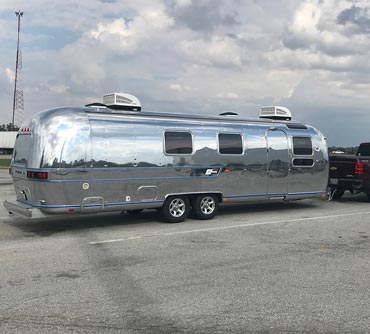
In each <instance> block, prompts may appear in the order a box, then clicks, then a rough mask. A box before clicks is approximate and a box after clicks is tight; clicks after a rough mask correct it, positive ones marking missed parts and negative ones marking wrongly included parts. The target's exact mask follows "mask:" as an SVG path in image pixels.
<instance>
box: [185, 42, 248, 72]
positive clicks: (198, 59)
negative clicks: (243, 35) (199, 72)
mask: <svg viewBox="0 0 370 334" xmlns="http://www.w3.org/2000/svg"><path fill="white" fill-rule="evenodd" d="M180 52H181V53H182V54H183V55H185V56H186V57H187V58H188V59H189V60H190V61H192V62H194V63H197V64H203V65H208V66H236V67H240V66H241V65H242V56H243V50H242V49H241V48H240V47H239V46H238V45H237V44H235V42H234V41H233V40H232V39H231V38H228V37H224V36H223V37H220V36H214V37H213V38H212V39H211V40H210V41H208V40H191V41H188V40H185V41H182V42H181V43H180Z"/></svg>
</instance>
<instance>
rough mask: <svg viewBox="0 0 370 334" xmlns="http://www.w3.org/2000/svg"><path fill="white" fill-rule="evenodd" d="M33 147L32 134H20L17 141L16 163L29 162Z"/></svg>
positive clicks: (15, 148)
mask: <svg viewBox="0 0 370 334" xmlns="http://www.w3.org/2000/svg"><path fill="white" fill-rule="evenodd" d="M30 147H31V135H29V134H27V135H26V134H19V135H17V139H16V141H15V147H14V155H13V156H14V163H18V164H25V165H26V164H27V162H28V157H29V154H30Z"/></svg>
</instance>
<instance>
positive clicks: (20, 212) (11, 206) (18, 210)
mask: <svg viewBox="0 0 370 334" xmlns="http://www.w3.org/2000/svg"><path fill="white" fill-rule="evenodd" d="M3 205H4V207H5V209H6V210H7V211H8V212H9V214H10V215H15V216H20V217H24V218H32V210H33V208H32V207H31V206H28V205H25V204H23V203H19V202H10V201H4V202H3Z"/></svg>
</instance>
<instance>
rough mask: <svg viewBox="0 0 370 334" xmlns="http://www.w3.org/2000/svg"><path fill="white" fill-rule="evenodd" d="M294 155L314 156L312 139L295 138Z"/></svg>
mask: <svg viewBox="0 0 370 334" xmlns="http://www.w3.org/2000/svg"><path fill="white" fill-rule="evenodd" d="M293 153H294V155H312V140H311V137H293Z"/></svg>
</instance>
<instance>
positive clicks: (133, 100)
mask: <svg viewBox="0 0 370 334" xmlns="http://www.w3.org/2000/svg"><path fill="white" fill-rule="evenodd" d="M103 104H105V105H106V106H108V107H109V108H110V109H118V110H132V111H140V110H141V103H140V101H139V99H138V98H137V97H136V96H134V95H131V94H126V93H111V94H105V95H104V96H103Z"/></svg>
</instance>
